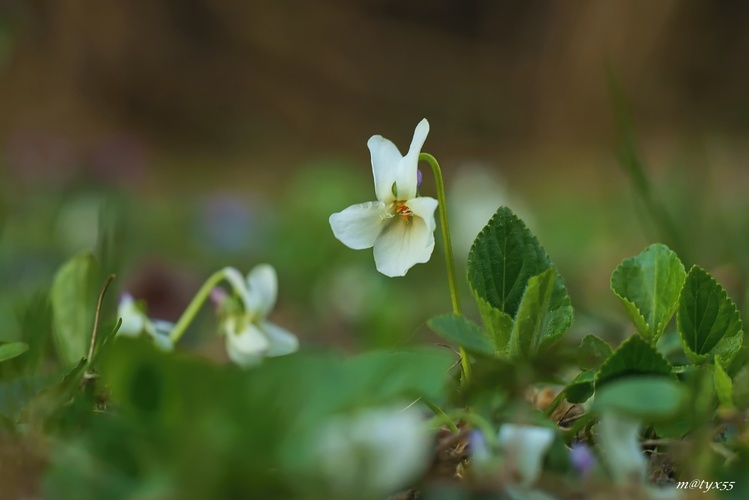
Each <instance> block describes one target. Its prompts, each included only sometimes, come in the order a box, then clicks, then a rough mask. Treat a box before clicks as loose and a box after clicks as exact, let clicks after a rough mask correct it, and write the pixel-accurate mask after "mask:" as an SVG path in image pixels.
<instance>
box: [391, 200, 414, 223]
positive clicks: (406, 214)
mask: <svg viewBox="0 0 749 500" xmlns="http://www.w3.org/2000/svg"><path fill="white" fill-rule="evenodd" d="M395 213H396V214H398V215H400V216H401V218H402V219H403V220H404V221H406V222H409V221H410V220H411V217H413V212H411V209H410V208H408V206H406V204H405V203H403V202H399V201H396V202H395Z"/></svg>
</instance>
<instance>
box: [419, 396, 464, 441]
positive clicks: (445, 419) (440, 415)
mask: <svg viewBox="0 0 749 500" xmlns="http://www.w3.org/2000/svg"><path fill="white" fill-rule="evenodd" d="M422 400H423V401H424V403H426V405H427V406H428V407H429V408H430V409H431V410H432V411H433V412H434V415H435V416H434V418H435V420H436V421H437V422H439V423H441V424H445V425H446V426H447V427H448V428H449V429H450V430H451V431H452V432H454V433H456V434H457V433H458V432H460V429H458V426H457V425H455V422H453V420H452V419H451V418H450V417H449V416H448V415H447V413H445V412H444V411H443V410H442V408H440V407H439V406H437V405H436V404H434V403H433V402H431V401H429V400H428V399H426V398H422ZM431 423H432V421H430V424H431Z"/></svg>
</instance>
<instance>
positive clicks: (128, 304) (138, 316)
mask: <svg viewBox="0 0 749 500" xmlns="http://www.w3.org/2000/svg"><path fill="white" fill-rule="evenodd" d="M117 316H119V317H120V318H121V319H122V323H120V329H119V330H117V335H125V336H128V337H137V336H138V335H140V334H141V333H142V332H143V330H144V329H145V327H146V315H145V314H143V311H141V310H140V309H139V308H138V305H137V304H136V303H135V299H133V296H132V295H130V294H129V293H125V294H123V295H122V297H121V298H120V304H119V306H118V307H117Z"/></svg>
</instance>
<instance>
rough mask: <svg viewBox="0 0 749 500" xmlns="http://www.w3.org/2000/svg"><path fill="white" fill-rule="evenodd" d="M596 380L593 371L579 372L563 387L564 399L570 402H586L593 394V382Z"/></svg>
mask: <svg viewBox="0 0 749 500" xmlns="http://www.w3.org/2000/svg"><path fill="white" fill-rule="evenodd" d="M595 380H596V373H595V372H594V371H584V372H580V373H579V374H578V375H577V377H575V378H574V379H573V380H572V382H570V383H569V384H567V387H566V388H565V389H564V392H565V393H566V399H567V401H569V402H570V403H572V404H581V403H584V402H586V401H587V400H588V399H589V398H590V397H591V396H592V395H593V383H594V382H595Z"/></svg>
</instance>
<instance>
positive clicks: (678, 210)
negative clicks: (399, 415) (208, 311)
mask: <svg viewBox="0 0 749 500" xmlns="http://www.w3.org/2000/svg"><path fill="white" fill-rule="evenodd" d="M747 28H749V3H747V2H743V1H738V0H735V1H727V0H723V1H720V2H706V1H697V0H681V1H677V0H658V1H653V0H605V1H603V0H577V1H572V0H568V1H549V0H522V1H520V0H519V1H514V2H509V1H490V0H463V1H458V0H318V1H308V2H304V1H299V0H297V1H290V0H287V1H281V0H278V1H266V2H260V1H250V0H119V1H118V0H109V1H101V0H88V1H87V0H25V1H24V0H0V216H2V204H3V203H2V202H3V200H2V198H3V197H4V198H5V201H4V203H5V205H7V206H8V207H9V209H8V210H7V211H8V213H10V214H11V215H10V216H9V217H8V221H9V222H8V224H6V230H5V242H6V244H7V246H8V247H9V248H10V247H12V248H13V251H11V252H6V254H5V257H4V259H5V260H4V261H2V262H0V278H3V279H4V280H5V281H6V282H8V283H21V282H22V281H23V280H22V278H24V276H26V275H27V274H31V275H32V277H33V278H34V279H33V280H32V279H27V280H26V281H27V282H33V283H46V282H48V280H49V276H50V275H51V273H52V271H53V270H54V269H56V268H57V267H58V266H59V265H60V263H61V262H63V261H64V260H65V259H67V258H69V257H70V256H71V255H73V254H75V253H76V252H78V251H80V250H81V249H85V248H89V247H90V246H91V242H92V241H94V242H95V241H97V237H98V238H99V240H101V234H99V233H97V230H96V224H97V222H96V221H97V214H99V213H100V212H99V208H100V206H101V204H102V200H103V199H105V198H106V199H107V200H110V199H112V198H116V196H114V195H113V194H112V193H113V192H115V193H121V194H123V197H121V198H118V199H119V200H120V201H121V202H122V203H121V205H123V206H124V205H126V206H127V207H128V209H127V210H125V211H124V213H125V214H126V217H125V219H126V220H129V221H130V222H131V226H130V227H129V231H130V232H129V233H128V234H129V236H128V237H121V238H120V239H119V240H117V242H118V243H117V244H116V245H115V246H116V247H117V248H119V249H122V253H123V254H124V257H123V260H124V261H126V264H125V265H123V268H124V269H126V270H125V271H123V273H122V275H123V279H122V280H121V283H122V284H121V287H122V289H129V290H130V291H132V292H134V293H135V294H136V297H144V298H146V299H148V303H149V307H150V310H151V311H153V312H154V313H155V314H157V315H159V317H163V318H165V319H175V318H176V315H178V314H179V311H180V310H181V309H180V308H181V307H183V306H184V304H186V303H187V301H188V300H189V297H190V296H191V294H192V292H193V291H194V290H195V289H197V287H198V285H199V283H200V282H201V281H202V279H203V277H204V276H207V275H208V273H209V272H211V270H212V269H215V268H217V267H218V266H223V265H234V266H237V267H239V268H241V269H243V270H249V269H250V268H251V267H252V266H254V265H255V264H256V263H258V262H263V261H267V262H272V263H274V264H275V265H276V266H277V267H278V268H279V269H280V270H281V271H280V280H281V283H282V288H284V289H285V290H287V292H286V293H285V294H283V295H284V297H286V298H285V299H284V300H287V301H288V302H286V303H285V305H284V306H283V308H284V309H283V310H284V312H283V313H282V314H281V316H282V317H285V318H287V322H286V323H285V324H286V325H288V326H289V327H291V326H292V325H295V328H291V329H294V330H295V331H300V330H306V331H307V332H312V331H316V332H334V333H335V332H337V331H338V332H345V335H347V336H349V337H351V336H352V335H351V333H352V332H354V335H359V334H360V333H367V332H370V331H374V330H377V331H380V332H385V333H384V334H383V335H384V337H387V338H388V339H390V340H392V338H393V336H394V335H396V334H398V335H401V334H403V332H405V334H406V335H409V336H411V337H414V338H419V335H420V333H418V334H417V333H414V332H421V331H423V330H424V329H425V327H424V326H423V322H424V319H425V318H426V317H428V316H429V315H430V314H434V313H436V312H439V311H444V310H445V308H446V307H447V302H446V299H447V295H446V290H447V289H446V283H444V282H442V283H439V282H435V281H434V279H435V278H434V277H435V276H442V269H443V265H444V264H443V262H442V260H441V258H433V259H432V262H430V263H429V264H427V265H424V266H416V267H415V268H414V269H413V270H412V271H411V272H410V274H409V276H408V278H407V279H406V280H402V281H398V280H395V281H393V282H389V281H386V280H384V279H382V277H380V276H378V275H377V274H376V273H375V272H374V270H373V267H372V257H371V252H370V251H363V252H353V251H350V250H348V249H346V248H344V247H343V245H341V244H340V243H339V242H338V241H336V240H335V239H334V238H333V236H332V234H331V232H330V228H329V226H328V223H327V219H328V216H329V215H330V213H332V212H334V211H338V210H341V209H343V208H345V207H346V206H348V205H350V204H353V203H358V202H363V201H366V200H368V199H371V198H372V197H373V193H372V188H371V175H370V171H369V154H368V152H367V150H366V141H367V138H368V137H370V136H371V135H372V134H377V133H379V134H382V135H384V136H385V137H388V138H390V139H392V140H393V141H394V142H395V143H396V144H397V145H398V146H399V147H400V148H401V149H402V150H403V149H404V148H406V147H407V145H408V142H409V140H410V138H411V134H412V131H413V127H414V126H415V124H416V123H417V122H418V121H419V120H420V119H421V118H422V117H427V118H428V119H429V120H430V122H431V126H432V131H431V133H430V136H429V138H428V140H427V143H426V147H425V150H426V151H428V152H430V153H433V154H435V155H436V156H437V157H438V158H439V159H440V161H441V162H442V165H443V169H444V171H445V178H446V183H447V188H448V205H450V206H451V215H450V217H451V219H452V224H453V228H454V230H453V239H454V240H455V246H456V250H457V255H458V256H459V259H458V260H459V265H464V263H465V256H466V253H467V251H468V248H469V246H470V243H471V241H472V239H473V237H474V236H475V234H476V233H477V232H478V230H479V229H480V228H481V227H482V226H483V224H484V223H485V222H486V220H487V219H488V218H489V217H490V216H491V214H492V213H493V212H494V210H496V207H497V206H498V205H499V204H500V203H506V204H508V205H510V206H511V207H512V208H513V210H515V211H516V212H517V213H518V214H519V215H520V216H521V217H522V218H523V219H524V220H526V221H527V222H528V224H529V226H530V227H531V228H532V229H533V230H534V232H535V233H536V234H537V235H538V236H539V239H540V241H541V242H542V244H543V245H544V246H545V248H546V250H547V251H548V253H549V255H550V256H551V257H552V258H553V260H554V262H555V263H556V264H557V266H558V268H559V270H560V272H561V274H562V275H563V276H565V279H566V283H567V285H568V288H569V290H570V294H571V297H572V300H573V303H574V304H575V307H576V309H577V311H579V313H578V314H577V317H578V322H577V324H578V325H581V326H579V329H580V330H581V331H583V333H584V331H585V330H586V329H587V328H589V327H588V326H586V325H587V324H586V323H585V322H584V321H583V320H582V318H583V317H584V316H585V314H586V311H587V312H590V311H593V312H595V314H597V315H598V316H607V315H609V314H610V315H613V316H614V317H615V321H612V324H616V325H626V323H625V322H624V320H623V312H622V311H621V307H620V305H619V304H618V303H617V302H616V299H615V297H613V295H612V294H611V293H610V291H609V290H608V288H609V282H608V277H609V276H610V273H611V270H612V269H613V268H614V266H616V264H617V263H619V262H620V261H621V260H622V259H623V258H625V257H629V256H632V255H635V254H636V253H637V252H639V251H640V250H642V249H643V248H644V247H645V246H646V245H647V244H649V243H652V242H655V241H662V242H665V243H667V244H669V245H672V246H673V247H674V249H675V250H676V251H677V252H678V253H679V255H680V256H681V258H682V259H683V260H684V262H685V263H686V264H687V265H691V263H695V262H696V263H699V264H700V265H702V266H704V267H705V268H706V269H709V270H710V271H711V272H713V273H714V274H715V275H716V276H717V277H718V278H719V280H720V281H721V282H723V283H724V284H725V285H726V286H727V288H728V289H729V293H730V294H731V295H732V296H733V297H735V298H736V300H737V302H739V303H740V304H746V306H747V307H746V308H745V310H749V217H747V216H746V214H749V198H747V196H746V192H747V190H749V171H747V170H746V169H745V165H746V158H748V157H749V141H747V137H749V136H747V132H749V92H748V91H747V89H749V68H747V64H748V63H749V29H747ZM610 74H613V75H615V78H616V80H617V81H618V82H619V85H620V87H621V88H622V89H623V91H624V93H625V94H626V95H627V96H628V98H629V102H630V105H631V112H632V115H633V118H634V123H635V126H636V128H635V131H636V134H637V142H638V146H639V148H640V152H641V154H642V159H643V160H644V162H643V169H644V172H645V176H646V177H649V178H650V181H651V183H652V185H651V197H652V198H653V199H655V200H656V201H657V202H659V203H661V204H662V205H663V206H662V208H663V213H666V215H667V216H668V217H666V218H669V217H670V218H671V219H672V220H671V221H669V222H671V223H672V225H673V226H674V227H675V228H676V231H675V233H678V234H677V235H676V236H678V237H679V238H677V237H676V236H673V235H669V234H664V231H663V230H662V228H659V225H658V221H656V223H655V224H654V223H653V219H654V217H653V210H652V209H648V208H647V207H646V208H643V204H642V203H640V204H639V205H638V204H637V203H636V200H637V198H638V194H637V193H636V191H635V190H634V189H633V188H632V183H631V182H630V180H631V179H632V178H633V175H632V173H631V172H630V174H629V176H628V175H627V174H626V173H625V169H622V168H620V165H618V163H617V156H616V145H617V143H618V142H619V139H620V137H619V132H618V131H617V125H616V119H615V116H614V111H613V110H614V105H613V100H612V96H611V93H610V91H609V85H608V80H607V78H608V75H610ZM474 167H476V168H474ZM3 170H5V171H6V172H3ZM5 174H7V175H5ZM432 182H433V181H432V180H431V178H425V186H424V192H425V193H434V191H433V184H432ZM113 185H114V186H115V187H116V189H115V190H110V188H111V187H112V186H113ZM18 186H20V188H19V187H18ZM120 188H124V189H123V190H122V191H117V189H120ZM640 195H642V193H640ZM641 197H642V196H641ZM633 201H634V202H633ZM0 219H2V217H0ZM98 220H99V221H100V224H101V220H102V219H101V218H99V219H98ZM113 226H114V224H110V225H109V227H113ZM661 226H663V224H661ZM461 233H465V234H461ZM678 239H680V240H681V241H680V242H679V241H677V240H678ZM53 248H55V249H56V250H55V251H54V252H53V251H52V250H50V249H53ZM438 252H441V250H438ZM3 255H4V254H3V253H2V249H1V248H0V257H2V256H3ZM3 262H5V263H4V264H3ZM19 262H20V264H19ZM161 267H165V269H162V268H161ZM37 269H41V270H37ZM459 272H460V273H461V274H463V271H459ZM142 276H145V278H144V279H143V280H141V279H140V277H142ZM164 276H166V277H167V278H168V277H170V276H171V278H169V279H167V278H164ZM185 276H186V278H185ZM183 278H184V279H183ZM24 279H26V278H24ZM141 281H143V283H141ZM164 283H167V284H169V283H171V288H169V287H167V288H163V289H161V288H156V290H157V292H159V293H156V292H153V291H152V290H151V288H149V286H151V285H154V284H156V285H158V286H162V285H163V284H164ZM364 283H369V284H368V285H367V286H368V287H369V288H367V286H363V284H364ZM421 283H429V284H430V285H429V286H430V287H431V288H430V294H433V295H434V296H433V297H432V296H431V295H430V297H429V298H428V300H423V301H420V305H419V306H418V307H417V306H415V305H414V304H413V302H412V301H410V297H411V295H409V294H411V293H414V292H415V291H418V293H423V287H422V288H419V285H420V284H421ZM435 283H437V285H435ZM462 286H464V288H465V290H464V292H466V293H468V290H467V285H466V284H465V283H463V285H462ZM15 288H18V287H15ZM164 290H165V291H164ZM331 290H333V292H331ZM336 290H338V291H337V292H336ZM362 290H364V291H362ZM354 292H356V293H354ZM9 293H11V292H9ZM357 294H358V295H357ZM398 294H401V295H398ZM11 295H12V293H11ZM154 297H155V298H154ZM159 297H161V298H159ZM356 297H359V299H358V303H359V305H360V306H361V307H359V309H357V308H356V307H354V305H352V304H353V303H354V302H357V301H356V300H354V299H355V298H356ZM0 298H1V297H0ZM172 298H174V302H175V303H174V304H171V302H169V301H170V300H171V299H172ZM160 304H161V305H160ZM311 310H315V311H317V312H316V313H315V314H316V316H314V317H315V318H317V320H314V319H312V320H311V319H310V318H312V317H313V316H311V315H310V313H309V311H311ZM162 311H163V313H162ZM331 311H333V312H331ZM0 313H2V311H0ZM0 317H2V314H0ZM289 318H290V319H289ZM299 318H305V320H304V321H301V320H300V319H299ZM331 318H332V319H331ZM336 318H339V319H336ZM340 318H342V319H340ZM402 318H409V319H408V320H407V321H406V322H405V323H404V322H403V321H402ZM336 322H337V323H336ZM302 324H304V325H305V326H304V327H301V325H302ZM403 324H406V325H407V326H406V327H405V328H403V327H402V325H403ZM341 325H344V326H341ZM352 325H353V326H352ZM418 325H421V326H418ZM0 326H2V323H1V322H0ZM418 328H420V329H421V330H418ZM616 328H617V329H618V330H617V331H619V332H620V333H621V334H622V335H623V334H624V333H626V332H625V328H626V327H624V326H616ZM360 337H364V335H360ZM384 337H383V338H384ZM347 338H348V337H347ZM398 338H400V337H398ZM390 340H389V341H390Z"/></svg>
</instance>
